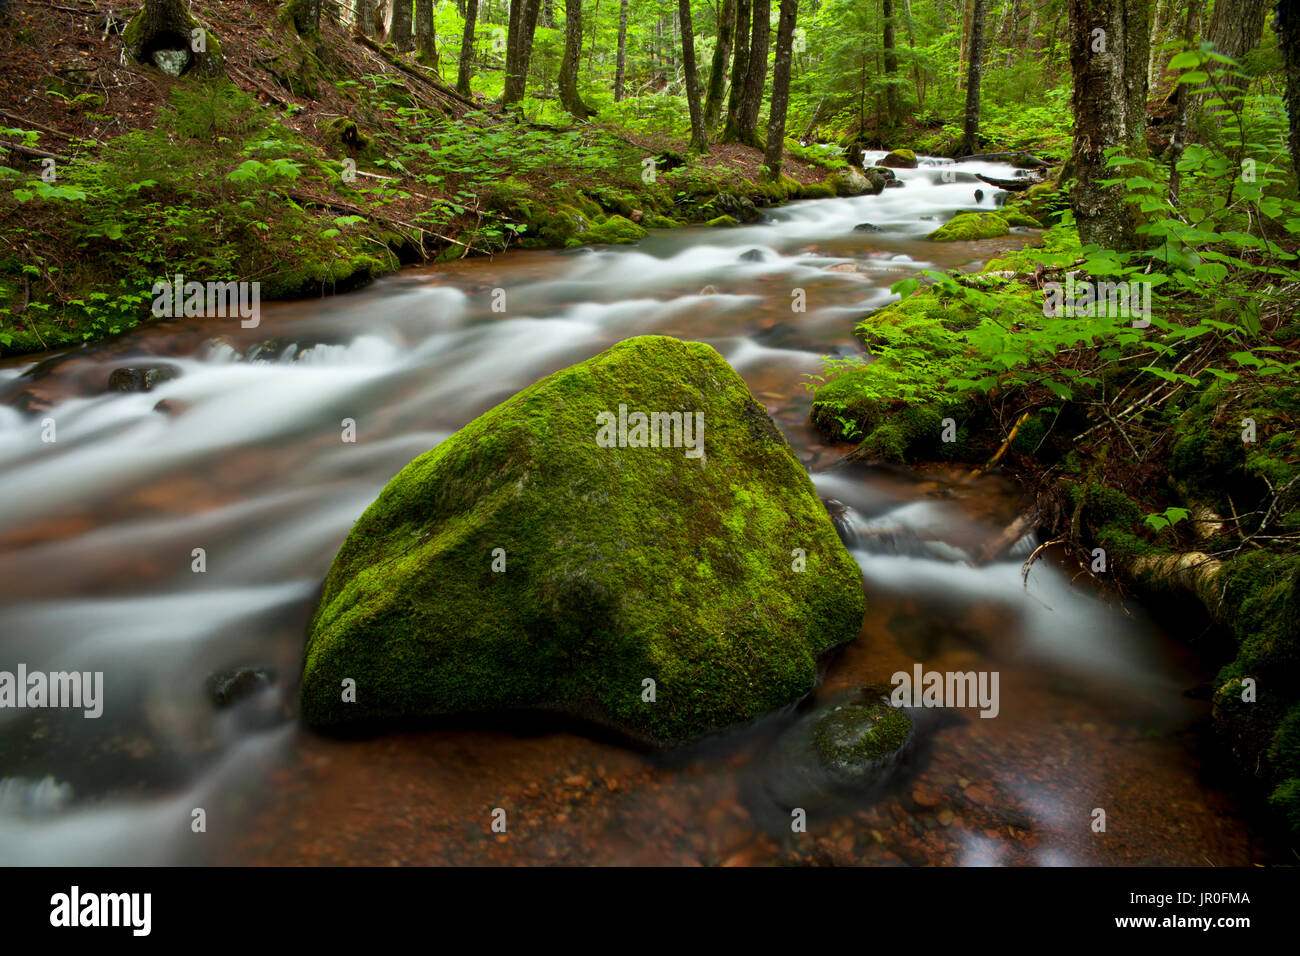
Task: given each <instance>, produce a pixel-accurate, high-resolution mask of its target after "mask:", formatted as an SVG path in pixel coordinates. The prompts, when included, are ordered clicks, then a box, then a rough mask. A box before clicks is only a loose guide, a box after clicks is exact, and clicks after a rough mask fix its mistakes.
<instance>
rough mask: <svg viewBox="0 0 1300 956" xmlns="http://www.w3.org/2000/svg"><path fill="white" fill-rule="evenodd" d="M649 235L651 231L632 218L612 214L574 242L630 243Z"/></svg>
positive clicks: (577, 243) (581, 243)
mask: <svg viewBox="0 0 1300 956" xmlns="http://www.w3.org/2000/svg"><path fill="white" fill-rule="evenodd" d="M647 235H649V233H648V232H646V230H645V229H643V228H641V227H640V226H638V225H637V224H636V223H634V222H633V221H632V220H630V219H624V218H623V217H622V216H610V217H609V218H608V219H606V220H605V221H604V222H599V223H596V224H595V225H593V226H592V227H591V228H590V229H588V230H586V231H585V232H583V233H582V234H581V235H579V236H578V241H577V242H576V243H572V244H573V245H583V244H592V243H610V244H616V243H630V242H637V241H639V240H641V239H644V238H645V237H646V236H647Z"/></svg>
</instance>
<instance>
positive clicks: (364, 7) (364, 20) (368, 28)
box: [352, 0, 375, 37]
mask: <svg viewBox="0 0 1300 956" xmlns="http://www.w3.org/2000/svg"><path fill="white" fill-rule="evenodd" d="M352 28H353V29H354V30H356V32H357V33H360V34H361V35H362V36H363V37H373V36H374V35H375V0H357V7H356V20H355V21H354V22H353V24H352Z"/></svg>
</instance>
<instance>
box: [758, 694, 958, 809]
mask: <svg viewBox="0 0 1300 956" xmlns="http://www.w3.org/2000/svg"><path fill="white" fill-rule="evenodd" d="M943 723H944V721H943V719H942V718H939V717H936V716H934V715H930V714H926V713H925V712H922V711H919V710H916V709H914V708H907V707H894V706H892V705H891V704H890V703H889V689H888V688H887V687H878V686H872V687H859V688H854V689H851V690H848V691H843V692H840V693H838V694H835V695H832V696H831V697H830V698H829V699H828V700H826V701H824V702H822V703H820V704H819V705H818V706H816V707H814V708H813V709H811V710H809V711H808V712H807V713H804V714H801V715H800V716H799V717H798V718H797V719H796V720H795V721H794V722H793V723H792V724H791V725H790V726H789V727H788V728H787V729H786V730H785V731H784V732H783V733H782V734H781V735H780V736H779V737H778V738H777V739H776V740H775V741H773V743H772V744H771V746H770V747H768V749H767V750H765V751H764V752H763V754H762V755H761V756H760V757H759V758H758V759H757V760H756V761H755V762H754V763H753V765H752V766H751V767H750V768H749V769H748V770H747V772H746V773H745V775H744V777H743V778H742V792H743V794H744V796H745V801H746V803H747V804H748V805H749V808H750V811H751V812H752V813H753V814H754V818H755V820H756V821H757V822H758V823H759V825H760V826H762V827H763V828H764V829H766V830H769V831H770V832H772V833H785V834H788V833H789V832H790V819H791V817H790V813H791V811H792V810H794V809H796V808H798V809H802V810H804V811H805V812H806V813H807V814H808V816H809V819H810V820H811V821H815V820H816V818H818V817H821V818H823V819H824V818H826V817H829V816H837V815H840V814H843V813H847V812H851V811H852V810H853V809H855V808H857V807H861V806H864V805H867V804H869V803H871V802H873V801H875V800H878V799H880V798H881V797H882V796H884V795H885V794H886V793H887V792H889V790H890V788H891V787H892V786H894V785H895V784H896V783H897V782H898V781H899V780H900V779H902V778H903V776H904V774H905V771H906V768H907V767H908V766H909V764H910V763H911V761H912V757H913V755H914V753H915V751H916V749H917V746H918V743H919V742H920V739H921V736H922V733H923V732H924V733H928V732H930V731H931V730H934V729H938V728H939V727H940V726H941V725H942V724H943Z"/></svg>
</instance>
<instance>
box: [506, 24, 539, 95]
mask: <svg viewBox="0 0 1300 956" xmlns="http://www.w3.org/2000/svg"><path fill="white" fill-rule="evenodd" d="M540 5H541V0H512V3H511V4H510V32H509V33H508V34H507V37H506V84H505V89H504V90H503V91H502V93H501V105H502V106H514V105H515V104H516V103H518V102H519V101H520V100H522V99H523V98H524V93H525V92H526V91H527V89H528V63H529V61H530V60H531V59H532V55H533V34H534V33H535V32H536V30H537V14H538V11H539V7H540Z"/></svg>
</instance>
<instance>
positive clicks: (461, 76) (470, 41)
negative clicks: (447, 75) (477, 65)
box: [456, 0, 478, 97]
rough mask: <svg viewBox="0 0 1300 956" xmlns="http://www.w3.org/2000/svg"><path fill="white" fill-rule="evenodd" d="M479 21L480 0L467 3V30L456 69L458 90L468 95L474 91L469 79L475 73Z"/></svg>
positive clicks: (463, 36) (461, 42)
mask: <svg viewBox="0 0 1300 956" xmlns="http://www.w3.org/2000/svg"><path fill="white" fill-rule="evenodd" d="M477 21H478V0H469V2H468V3H466V4H465V32H464V33H462V34H461V38H460V64H459V66H458V68H457V70H456V92H457V93H459V94H460V95H461V96H465V97H468V96H470V95H471V93H472V92H473V91H472V90H471V89H470V86H469V81H470V78H471V77H472V76H473V75H474V27H475V26H476V25H477Z"/></svg>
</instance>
